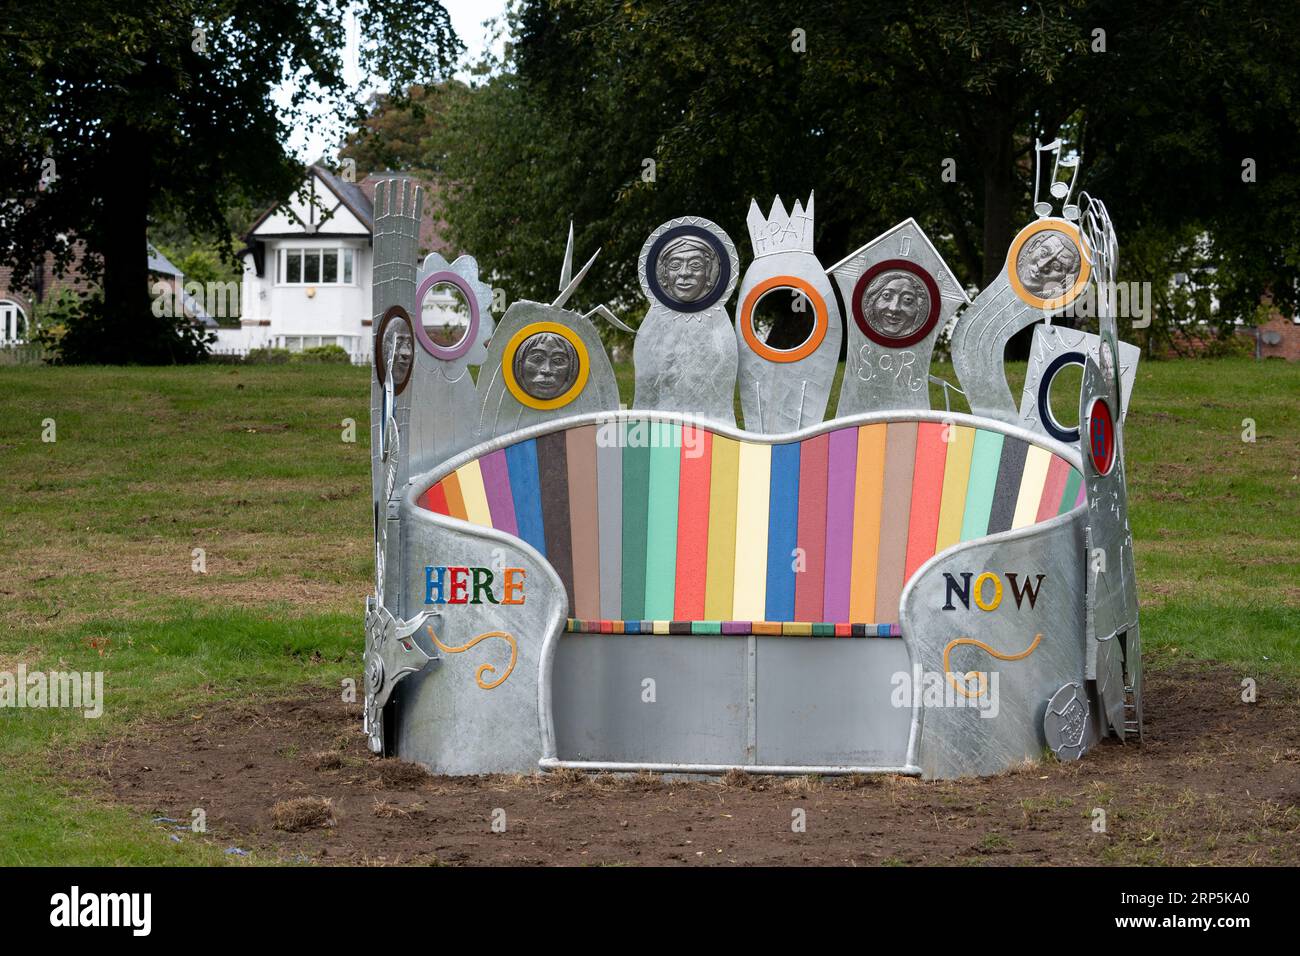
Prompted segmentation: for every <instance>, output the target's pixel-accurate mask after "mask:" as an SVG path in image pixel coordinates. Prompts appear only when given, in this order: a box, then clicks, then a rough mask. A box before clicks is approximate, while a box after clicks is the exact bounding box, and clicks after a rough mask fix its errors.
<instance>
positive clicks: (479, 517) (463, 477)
mask: <svg viewBox="0 0 1300 956" xmlns="http://www.w3.org/2000/svg"><path fill="white" fill-rule="evenodd" d="M456 477H457V479H459V481H460V495H461V497H462V498H463V499H464V501H465V520H466V521H468V522H469V523H470V524H476V525H481V526H482V527H484V528H490V527H492V512H491V510H490V509H489V508H488V500H487V492H486V491H484V489H483V471H482V469H481V468H479V463H478V461H471V462H470V463H469V464H466V465H461V466H460V467H459V468H457V469H456Z"/></svg>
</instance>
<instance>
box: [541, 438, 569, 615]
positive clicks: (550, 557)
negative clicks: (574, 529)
mask: <svg viewBox="0 0 1300 956" xmlns="http://www.w3.org/2000/svg"><path fill="white" fill-rule="evenodd" d="M565 444H566V443H565V438H564V432H551V433H550V434H547V435H539V436H538V437H537V477H538V479H539V481H540V484H541V488H542V527H543V528H544V529H545V533H546V545H547V547H546V560H547V561H548V562H549V563H550V565H551V567H553V568H554V569H555V573H556V574H558V575H559V576H560V580H561V581H563V582H564V593H565V594H567V595H568V596H569V601H570V605H569V606H570V607H572V606H573V605H572V601H573V544H572V541H571V540H570V538H569V463H568V452H567V449H566V447H565Z"/></svg>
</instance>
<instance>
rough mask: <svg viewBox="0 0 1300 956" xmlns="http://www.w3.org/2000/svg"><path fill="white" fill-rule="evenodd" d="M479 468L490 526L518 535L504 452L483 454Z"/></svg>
mask: <svg viewBox="0 0 1300 956" xmlns="http://www.w3.org/2000/svg"><path fill="white" fill-rule="evenodd" d="M479 468H480V470H481V471H482V473H483V490H484V492H486V493H487V503H488V510H489V511H491V512H492V527H494V528H500V529H501V530H502V531H504V532H506V533H507V534H513V535H514V536H515V537H519V525H518V523H517V522H516V521H515V499H514V495H513V494H512V493H511V491H510V468H509V466H508V465H507V464H506V453H505V452H504V451H500V450H498V451H494V452H492V453H491V454H488V455H484V456H483V457H482V458H480V459H479Z"/></svg>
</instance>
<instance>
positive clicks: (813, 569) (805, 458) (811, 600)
mask: <svg viewBox="0 0 1300 956" xmlns="http://www.w3.org/2000/svg"><path fill="white" fill-rule="evenodd" d="M829 451H830V436H829V435H818V436H817V437H816V438H809V439H807V440H806V441H804V442H803V443H802V447H801V448H800V450H799V531H798V533H797V535H796V537H795V547H797V548H802V549H803V558H804V565H803V570H802V571H796V573H795V576H794V617H795V620H796V621H820V620H821V619H822V597H823V589H824V586H825V583H826V459H827V456H828V454H829ZM796 568H798V565H796Z"/></svg>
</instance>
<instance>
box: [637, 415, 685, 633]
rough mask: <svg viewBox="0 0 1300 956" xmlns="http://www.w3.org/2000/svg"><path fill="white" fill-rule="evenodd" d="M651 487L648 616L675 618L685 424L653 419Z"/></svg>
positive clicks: (646, 574) (647, 546)
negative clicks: (681, 470) (682, 451)
mask: <svg viewBox="0 0 1300 956" xmlns="http://www.w3.org/2000/svg"><path fill="white" fill-rule="evenodd" d="M650 428H651V430H652V434H653V435H654V437H655V441H654V443H653V444H654V445H655V446H656V447H653V448H651V449H650V490H649V493H648V495H647V497H648V507H647V509H646V514H647V516H646V523H647V526H648V527H647V529H646V571H645V616H646V617H648V618H649V619H650V620H652V621H653V620H665V621H666V620H671V619H672V616H673V604H674V599H675V597H676V593H675V586H676V582H677V493H678V484H679V478H680V465H681V445H682V426H681V425H679V424H677V423H675V422H652V423H651V424H650Z"/></svg>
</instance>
